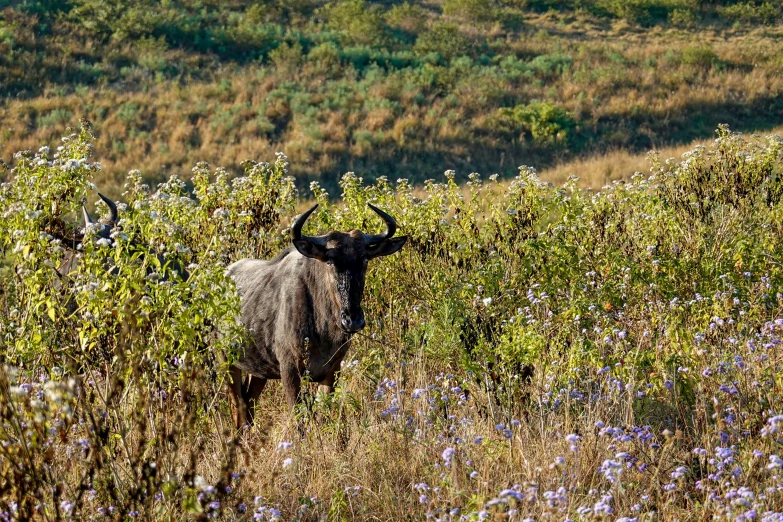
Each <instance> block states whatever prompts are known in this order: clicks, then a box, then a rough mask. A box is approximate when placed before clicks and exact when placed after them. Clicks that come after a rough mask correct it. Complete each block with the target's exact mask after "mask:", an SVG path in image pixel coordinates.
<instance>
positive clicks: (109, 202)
mask: <svg viewBox="0 0 783 522" xmlns="http://www.w3.org/2000/svg"><path fill="white" fill-rule="evenodd" d="M98 196H99V197H100V198H101V199H102V200H103V202H104V203H106V205H107V206H108V207H109V210H110V211H111V217H110V218H109V219H110V220H111V222H112V224H116V223H117V205H116V204H115V203H114V201H112V200H110V199H109V198H107V197H106V196H104V195H103V194H101V193H100V192H98Z"/></svg>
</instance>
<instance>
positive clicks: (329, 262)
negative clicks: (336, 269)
mask: <svg viewBox="0 0 783 522" xmlns="http://www.w3.org/2000/svg"><path fill="white" fill-rule="evenodd" d="M326 264H327V265H329V266H332V265H333V264H334V261H332V260H331V259H330V260H328V261H327V262H326Z"/></svg>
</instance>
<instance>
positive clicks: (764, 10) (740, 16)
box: [718, 2, 783, 25]
mask: <svg viewBox="0 0 783 522" xmlns="http://www.w3.org/2000/svg"><path fill="white" fill-rule="evenodd" d="M718 14H720V15H721V16H724V17H726V18H728V19H729V20H734V21H736V22H739V23H745V24H766V25H773V24H775V23H777V22H778V21H780V20H781V17H783V6H781V5H780V4H779V3H773V2H764V3H759V2H740V3H737V4H734V5H728V6H725V7H719V8H718Z"/></svg>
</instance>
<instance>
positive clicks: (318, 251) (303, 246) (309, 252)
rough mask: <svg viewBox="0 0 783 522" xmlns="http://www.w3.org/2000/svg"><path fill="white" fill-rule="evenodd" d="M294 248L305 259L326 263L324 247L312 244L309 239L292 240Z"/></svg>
mask: <svg viewBox="0 0 783 522" xmlns="http://www.w3.org/2000/svg"><path fill="white" fill-rule="evenodd" d="M293 243H294V248H296V249H297V250H298V251H299V253H300V254H302V255H303V256H305V257H312V258H313V259H317V260H319V261H326V247H325V246H323V245H319V244H318V243H314V242H313V241H310V240H309V239H294V241H293Z"/></svg>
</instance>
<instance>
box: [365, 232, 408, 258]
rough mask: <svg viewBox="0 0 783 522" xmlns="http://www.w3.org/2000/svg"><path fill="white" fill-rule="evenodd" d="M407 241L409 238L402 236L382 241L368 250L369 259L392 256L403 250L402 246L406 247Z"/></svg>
mask: <svg viewBox="0 0 783 522" xmlns="http://www.w3.org/2000/svg"><path fill="white" fill-rule="evenodd" d="M407 240H408V236H402V237H393V238H391V239H387V240H385V241H381V242H380V243H378V244H377V245H373V246H371V247H369V248H368V249H367V257H368V258H369V259H372V258H374V257H382V256H388V255H391V254H393V253H395V252H396V251H398V250H399V249H401V248H402V245H404V244H405V242H406V241H407Z"/></svg>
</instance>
